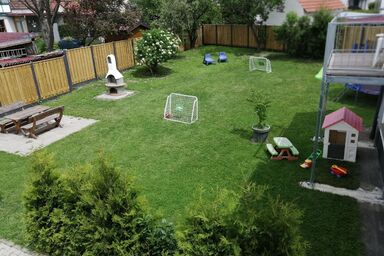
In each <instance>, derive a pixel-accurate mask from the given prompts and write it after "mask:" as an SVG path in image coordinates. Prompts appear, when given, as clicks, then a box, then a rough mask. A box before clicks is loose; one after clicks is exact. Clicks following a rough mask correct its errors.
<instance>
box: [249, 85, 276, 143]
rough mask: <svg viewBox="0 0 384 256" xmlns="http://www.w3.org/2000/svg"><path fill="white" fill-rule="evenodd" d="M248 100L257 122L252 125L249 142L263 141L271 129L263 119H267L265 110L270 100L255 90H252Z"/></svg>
mask: <svg viewBox="0 0 384 256" xmlns="http://www.w3.org/2000/svg"><path fill="white" fill-rule="evenodd" d="M248 101H249V102H250V103H252V105H253V108H254V111H255V113H256V116H257V123H256V124H254V125H253V126H252V130H253V136H252V138H251V142H253V143H257V142H264V141H265V140H266V139H267V137H268V133H269V131H270V130H271V126H270V125H268V124H266V123H265V120H266V119H267V112H268V111H267V110H268V108H269V107H270V105H271V102H270V100H269V99H268V97H267V96H265V95H264V94H261V93H260V92H255V91H252V93H251V96H250V97H249V98H248Z"/></svg>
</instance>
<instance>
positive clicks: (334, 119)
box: [323, 107, 364, 132]
mask: <svg viewBox="0 0 384 256" xmlns="http://www.w3.org/2000/svg"><path fill="white" fill-rule="evenodd" d="M341 121H344V122H346V123H347V124H349V125H350V126H352V127H353V128H355V129H356V130H358V131H360V132H362V131H363V130H364V128H363V119H362V118H361V117H359V116H358V115H356V114H355V113H353V112H352V111H351V110H349V109H348V108H346V107H343V108H341V109H339V110H336V111H335V112H332V113H330V114H328V115H326V116H325V118H324V123H323V129H325V128H327V127H330V126H332V125H335V124H337V123H339V122H341Z"/></svg>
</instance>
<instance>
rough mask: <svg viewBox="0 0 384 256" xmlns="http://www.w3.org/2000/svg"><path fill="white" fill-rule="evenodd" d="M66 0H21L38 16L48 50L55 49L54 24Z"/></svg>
mask: <svg viewBox="0 0 384 256" xmlns="http://www.w3.org/2000/svg"><path fill="white" fill-rule="evenodd" d="M64 1H65V0H21V2H22V3H23V4H24V5H25V6H26V7H27V8H28V9H29V10H31V11H32V12H33V13H34V14H35V15H36V16H37V18H38V20H39V24H40V27H41V30H42V31H41V32H42V35H43V39H44V42H45V44H46V47H47V50H48V51H52V49H53V40H54V37H53V24H54V23H55V22H56V20H57V14H58V12H59V8H60V6H61V4H62V3H63V2H64Z"/></svg>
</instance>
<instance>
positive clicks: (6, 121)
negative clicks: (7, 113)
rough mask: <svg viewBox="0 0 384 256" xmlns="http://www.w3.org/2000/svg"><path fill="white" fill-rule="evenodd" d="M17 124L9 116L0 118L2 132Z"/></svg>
mask: <svg viewBox="0 0 384 256" xmlns="http://www.w3.org/2000/svg"><path fill="white" fill-rule="evenodd" d="M14 126H15V124H14V123H13V122H12V120H10V119H7V118H0V132H1V133H7V132H8V130H10V129H12V128H13V127H14Z"/></svg>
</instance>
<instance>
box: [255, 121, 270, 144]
mask: <svg viewBox="0 0 384 256" xmlns="http://www.w3.org/2000/svg"><path fill="white" fill-rule="evenodd" d="M270 130H271V127H270V126H269V125H268V126H266V127H264V128H258V127H257V126H256V125H254V126H252V131H253V135H252V138H251V142H252V143H260V142H264V141H265V140H266V139H267V138H268V134H269V131H270Z"/></svg>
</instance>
